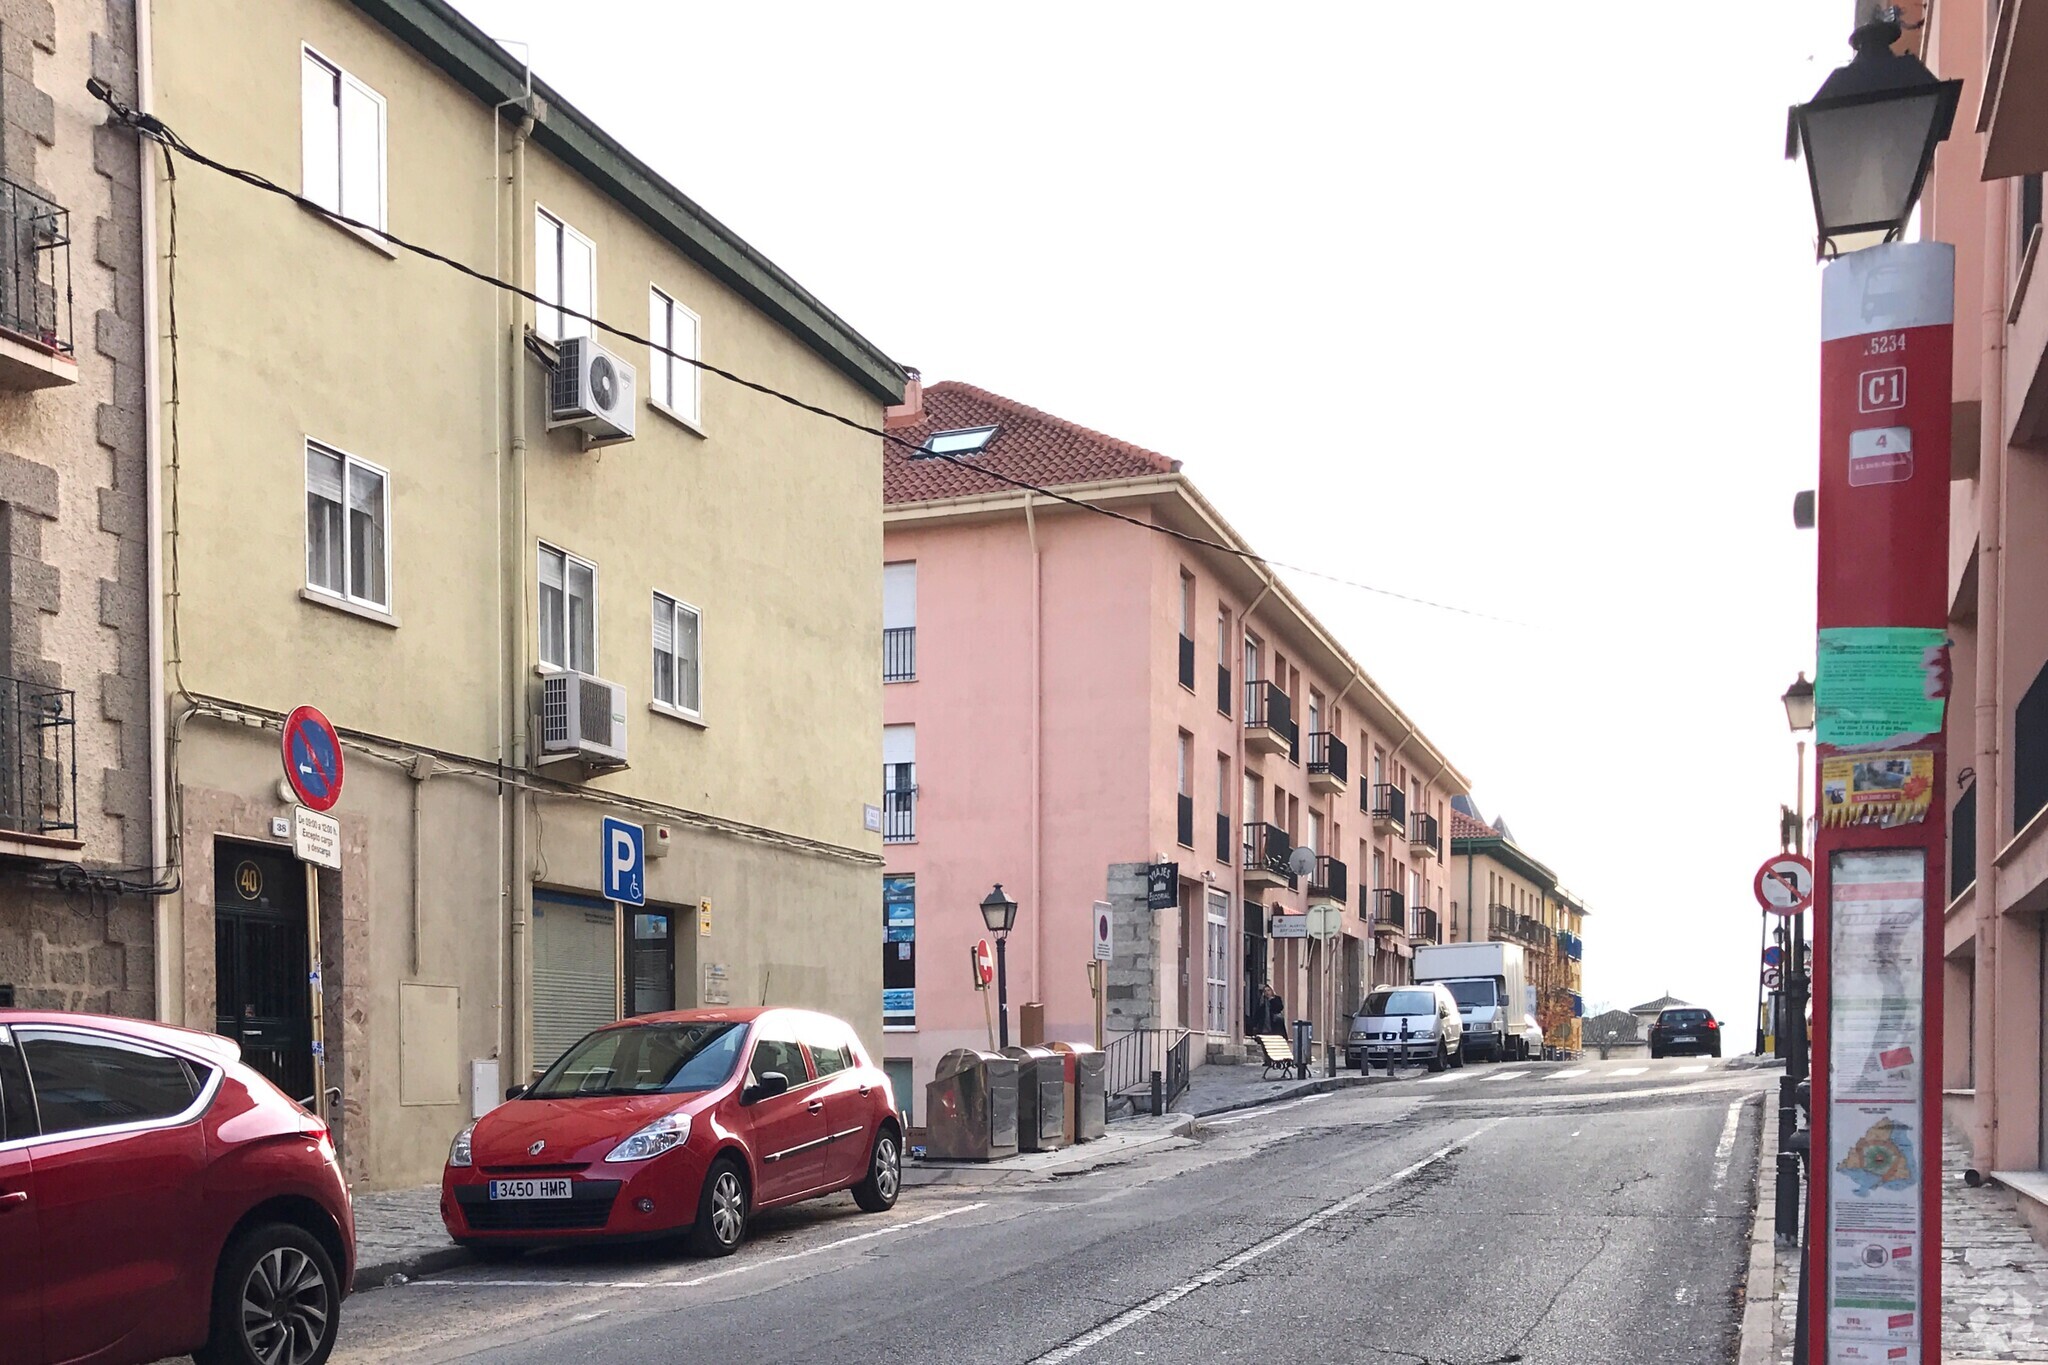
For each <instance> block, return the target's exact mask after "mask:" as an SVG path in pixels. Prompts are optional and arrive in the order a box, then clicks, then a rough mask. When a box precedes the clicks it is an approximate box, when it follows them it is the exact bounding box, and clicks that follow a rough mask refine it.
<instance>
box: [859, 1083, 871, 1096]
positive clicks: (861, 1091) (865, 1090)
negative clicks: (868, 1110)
mask: <svg viewBox="0 0 2048 1365" xmlns="http://www.w3.org/2000/svg"><path fill="white" fill-rule="evenodd" d="M872 1089H874V1087H873V1086H869V1085H864V1086H862V1087H861V1088H860V1093H861V1094H863V1095H865V1094H867V1093H868V1091H870V1090H872Z"/></svg>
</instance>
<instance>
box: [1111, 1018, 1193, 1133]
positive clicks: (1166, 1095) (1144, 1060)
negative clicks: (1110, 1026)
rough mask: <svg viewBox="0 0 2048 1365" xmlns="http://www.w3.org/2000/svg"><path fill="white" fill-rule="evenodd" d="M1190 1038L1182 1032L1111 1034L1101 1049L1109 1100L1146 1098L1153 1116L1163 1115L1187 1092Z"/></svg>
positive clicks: (1153, 1030)
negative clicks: (1144, 1096)
mask: <svg viewBox="0 0 2048 1365" xmlns="http://www.w3.org/2000/svg"><path fill="white" fill-rule="evenodd" d="M1191 1036H1192V1035H1191V1034H1190V1033H1189V1031H1188V1030H1187V1029H1184V1028H1140V1029H1131V1030H1129V1031H1128V1032H1124V1033H1114V1034H1111V1035H1110V1036H1109V1040H1108V1043H1109V1045H1108V1046H1107V1047H1105V1048H1104V1049H1103V1052H1104V1069H1105V1071H1106V1076H1105V1084H1106V1087H1107V1089H1108V1093H1109V1094H1110V1095H1111V1096H1112V1097H1115V1096H1138V1095H1149V1096H1150V1097H1151V1101H1152V1105H1153V1109H1152V1112H1153V1113H1155V1114H1158V1113H1163V1112H1165V1110H1166V1108H1167V1107H1168V1106H1170V1105H1172V1103H1173V1102H1174V1101H1175V1100H1177V1099H1179V1098H1180V1096H1181V1095H1182V1093H1183V1092H1185V1091H1186V1090H1187V1088H1188V1069H1189V1053H1190V1050H1191V1049H1190V1045H1189V1040H1190V1038H1191ZM1155 1081H1156V1084H1155Z"/></svg>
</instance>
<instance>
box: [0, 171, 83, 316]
mask: <svg viewBox="0 0 2048 1365" xmlns="http://www.w3.org/2000/svg"><path fill="white" fill-rule="evenodd" d="M0 220H4V221H5V223H6V226H7V242H6V252H7V260H6V269H5V270H4V271H0V330H5V331H8V332H12V333H13V334H15V335H16V336H18V337H21V338H22V339H24V340H26V341H29V342H32V343H34V344H35V345H37V346H40V347H42V348H43V349H45V350H48V351H52V352H54V353H56V354H58V355H71V354H72V353H73V338H72V330H71V211H70V210H69V209H66V208H65V207H64V206H63V205H61V204H59V203H57V202H56V201H55V200H54V199H48V198H45V197H44V196H42V195H40V194H38V193H36V192H35V191H34V190H32V189H30V188H28V187H27V186H26V185H22V184H18V183H17V182H15V181H12V180H7V179H0Z"/></svg>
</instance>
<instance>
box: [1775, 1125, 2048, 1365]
mask: <svg viewBox="0 0 2048 1365" xmlns="http://www.w3.org/2000/svg"><path fill="white" fill-rule="evenodd" d="M1766 1112H1767V1115H1768V1116H1769V1117H1768V1119H1767V1121H1766V1123H1765V1125H1764V1147H1763V1152H1762V1158H1761V1161H1762V1164H1761V1170H1760V1178H1759V1180H1758V1187H1757V1227H1756V1233H1755V1236H1754V1238H1753V1241H1752V1256H1751V1261H1750V1277H1751V1284H1750V1290H1749V1294H1750V1300H1751V1306H1752V1311H1751V1312H1750V1313H1749V1314H1747V1315H1746V1316H1745V1318H1744V1324H1743V1341H1742V1355H1741V1361H1742V1365H1752V1363H1753V1362H1764V1361H1777V1362H1780V1363H1781V1365H1791V1362H1792V1338H1793V1328H1794V1322H1795V1313H1796V1307H1797V1298H1796V1296H1797V1294H1798V1279H1797V1266H1796V1260H1795V1257H1794V1255H1793V1254H1792V1253H1791V1252H1789V1250H1787V1249H1784V1248H1778V1247H1776V1246H1774V1245H1773V1243H1772V1241H1771V1209H1772V1207H1773V1198H1774V1194H1775V1191H1776V1189H1777V1178H1776V1174H1775V1165H1776V1161H1775V1157H1776V1152H1777V1121H1776V1113H1777V1106H1776V1104H1775V1103H1773V1104H1771V1105H1770V1106H1769V1108H1768V1109H1767V1111H1766ZM1944 1137H1945V1140H1944V1142H1943V1144H1942V1174H1943V1183H1942V1216H1941V1236H1942V1256H1941V1259H1942V1266H1941V1314H1942V1329H1941V1344H1942V1359H1943V1360H1944V1361H1946V1362H1948V1365H1983V1363H1986V1362H1992V1361H2029V1362H2048V1249H2044V1248H2043V1247H2042V1246H2041V1245H2040V1244H2039V1243H2038V1242H2036V1241H2034V1239H2033V1237H2032V1236H2031V1235H2030V1234H2029V1233H2028V1231H2027V1227H2026V1223H2025V1222H2024V1221H2023V1220H2022V1218H2021V1216H2020V1212H2019V1207H2018V1196H2016V1195H2014V1194H2013V1193H2012V1191H2010V1190H2007V1189H2004V1188H2001V1187H1999V1186H1996V1185H1985V1186H1984V1187H1982V1188H1981V1189H1974V1190H1973V1189H1971V1188H1970V1187H1969V1186H1967V1185H1965V1184H1964V1183H1963V1182H1962V1172H1963V1169H1964V1168H1965V1167H1967V1166H1968V1165H1969V1164H1970V1155H1969V1152H1968V1150H1967V1149H1966V1148H1965V1147H1964V1146H1963V1145H1962V1144H1961V1143H1960V1142H1959V1141H1958V1140H1957V1139H1956V1137H1955V1135H1954V1134H1953V1133H1947V1134H1945V1135H1944ZM1766 1283H1767V1284H1768V1285H1769V1290H1768V1293H1767V1295H1766V1294H1762V1293H1759V1286H1760V1284H1766ZM1766 1322H1767V1324H1768V1325H1767V1326H1766V1325H1765V1324H1766Z"/></svg>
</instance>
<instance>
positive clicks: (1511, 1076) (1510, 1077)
mask: <svg viewBox="0 0 2048 1365" xmlns="http://www.w3.org/2000/svg"><path fill="white" fill-rule="evenodd" d="M1535 1074H1536V1073H1535V1072H1533V1071H1496V1072H1494V1073H1493V1074H1492V1075H1491V1076H1488V1077H1487V1078H1486V1079H1487V1080H1489V1081H1519V1080H1521V1079H1522V1077H1524V1076H1533V1075H1535Z"/></svg>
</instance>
